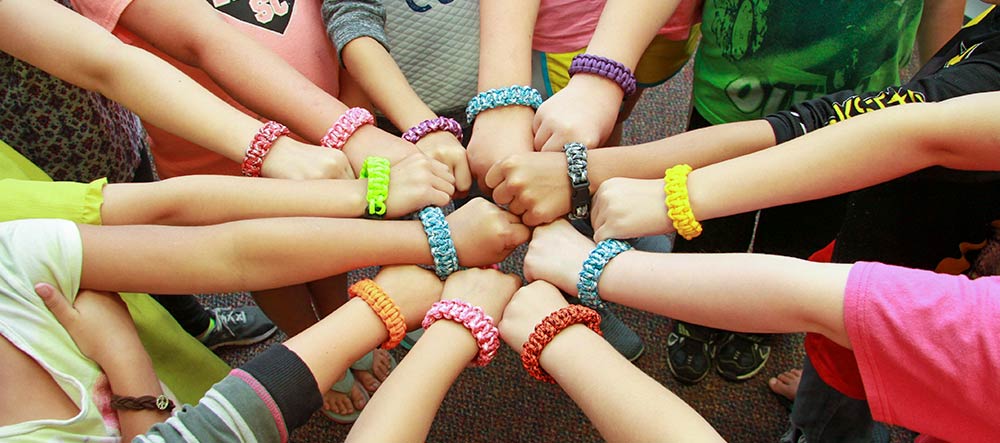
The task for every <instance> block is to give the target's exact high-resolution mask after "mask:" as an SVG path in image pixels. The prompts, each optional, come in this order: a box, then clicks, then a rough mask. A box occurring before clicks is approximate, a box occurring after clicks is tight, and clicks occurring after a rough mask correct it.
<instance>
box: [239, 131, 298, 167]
mask: <svg viewBox="0 0 1000 443" xmlns="http://www.w3.org/2000/svg"><path fill="white" fill-rule="evenodd" d="M288 132H289V131H288V128H287V127H285V125H283V124H281V123H278V122H275V121H268V122H267V123H264V126H261V127H260V129H258V130H257V134H254V136H253V140H251V141H250V146H248V147H247V152H246V155H244V156H243V164H242V165H241V167H240V169H241V171H242V172H243V175H245V176H247V177H260V168H261V167H262V166H264V157H265V156H266V155H267V153H268V152H269V151H270V150H271V146H274V141H275V140H277V139H278V137H281V136H283V135H288Z"/></svg>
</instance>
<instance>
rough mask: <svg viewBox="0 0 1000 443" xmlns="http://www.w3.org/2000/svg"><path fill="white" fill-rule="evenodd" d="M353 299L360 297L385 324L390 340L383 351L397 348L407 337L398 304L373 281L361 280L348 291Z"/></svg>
mask: <svg viewBox="0 0 1000 443" xmlns="http://www.w3.org/2000/svg"><path fill="white" fill-rule="evenodd" d="M347 293H348V294H350V296H351V298H353V297H360V298H361V299H362V300H364V301H365V303H368V306H370V307H371V308H372V310H373V311H375V314H377V315H378V317H379V318H381V319H382V323H385V329H386V330H387V331H389V339H388V340H386V341H385V343H382V349H386V350H388V349H392V348H395V347H396V345H398V344H399V342H401V341H403V337H406V320H405V319H403V313H401V312H399V307H398V306H396V302H394V301H392V298H390V297H389V295H388V294H386V293H385V291H383V290H382V287H381V286H379V285H378V283H375V281H373V280H371V279H367V278H366V279H364V280H361V281H359V282H357V283H355V284H353V285H351V287H350V288H348V289H347Z"/></svg>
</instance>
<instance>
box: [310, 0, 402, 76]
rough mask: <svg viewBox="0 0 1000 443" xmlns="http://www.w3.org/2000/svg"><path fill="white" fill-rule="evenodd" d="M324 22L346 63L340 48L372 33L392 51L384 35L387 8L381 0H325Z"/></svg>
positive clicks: (323, 8)
mask: <svg viewBox="0 0 1000 443" xmlns="http://www.w3.org/2000/svg"><path fill="white" fill-rule="evenodd" d="M322 12H323V23H324V24H325V25H326V34H327V35H329V36H330V40H332V41H333V44H334V45H335V46H336V47H337V59H338V60H340V64H341V65H343V64H344V61H343V59H341V55H340V51H342V50H343V49H344V46H347V44H348V43H350V42H351V40H354V39H356V38H359V37H371V38H373V39H375V41H377V42H379V44H381V45H382V46H383V47H384V48H385V50H386V51H389V38H388V37H386V35H385V8H383V7H382V2H381V0H323V6H322Z"/></svg>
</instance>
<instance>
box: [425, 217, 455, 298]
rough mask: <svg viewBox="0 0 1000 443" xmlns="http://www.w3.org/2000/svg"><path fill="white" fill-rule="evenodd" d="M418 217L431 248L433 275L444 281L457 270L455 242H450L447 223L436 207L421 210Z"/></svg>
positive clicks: (449, 231)
mask: <svg viewBox="0 0 1000 443" xmlns="http://www.w3.org/2000/svg"><path fill="white" fill-rule="evenodd" d="M419 216H420V223H421V224H423V225H424V232H426V233H427V242H428V243H429V244H430V246H431V256H433V257H434V273H435V274H437V276H438V278H440V279H441V280H444V279H446V278H448V276H449V275H451V273H452V272H455V271H457V270H458V254H457V253H456V252H455V242H453V241H452V240H451V230H450V229H449V228H448V221H447V220H445V218H444V212H442V211H441V208H439V207H437V206H428V207H426V208H424V209H422V210H421V211H420V214H419Z"/></svg>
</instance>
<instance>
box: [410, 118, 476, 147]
mask: <svg viewBox="0 0 1000 443" xmlns="http://www.w3.org/2000/svg"><path fill="white" fill-rule="evenodd" d="M436 131H448V132H450V133H452V134H454V135H455V138H457V139H458V141H459V142H461V141H462V125H460V124H458V122H457V121H455V119H453V118H448V117H438V118H432V119H430V120H424V121H422V122H420V123H417V125H416V126H414V127H412V128H410V129H409V130H408V131H406V132H404V133H403V140H406V141H408V142H410V143H416V142H418V141H420V139H422V138H424V136H425V135H427V134H430V133H432V132H436Z"/></svg>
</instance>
